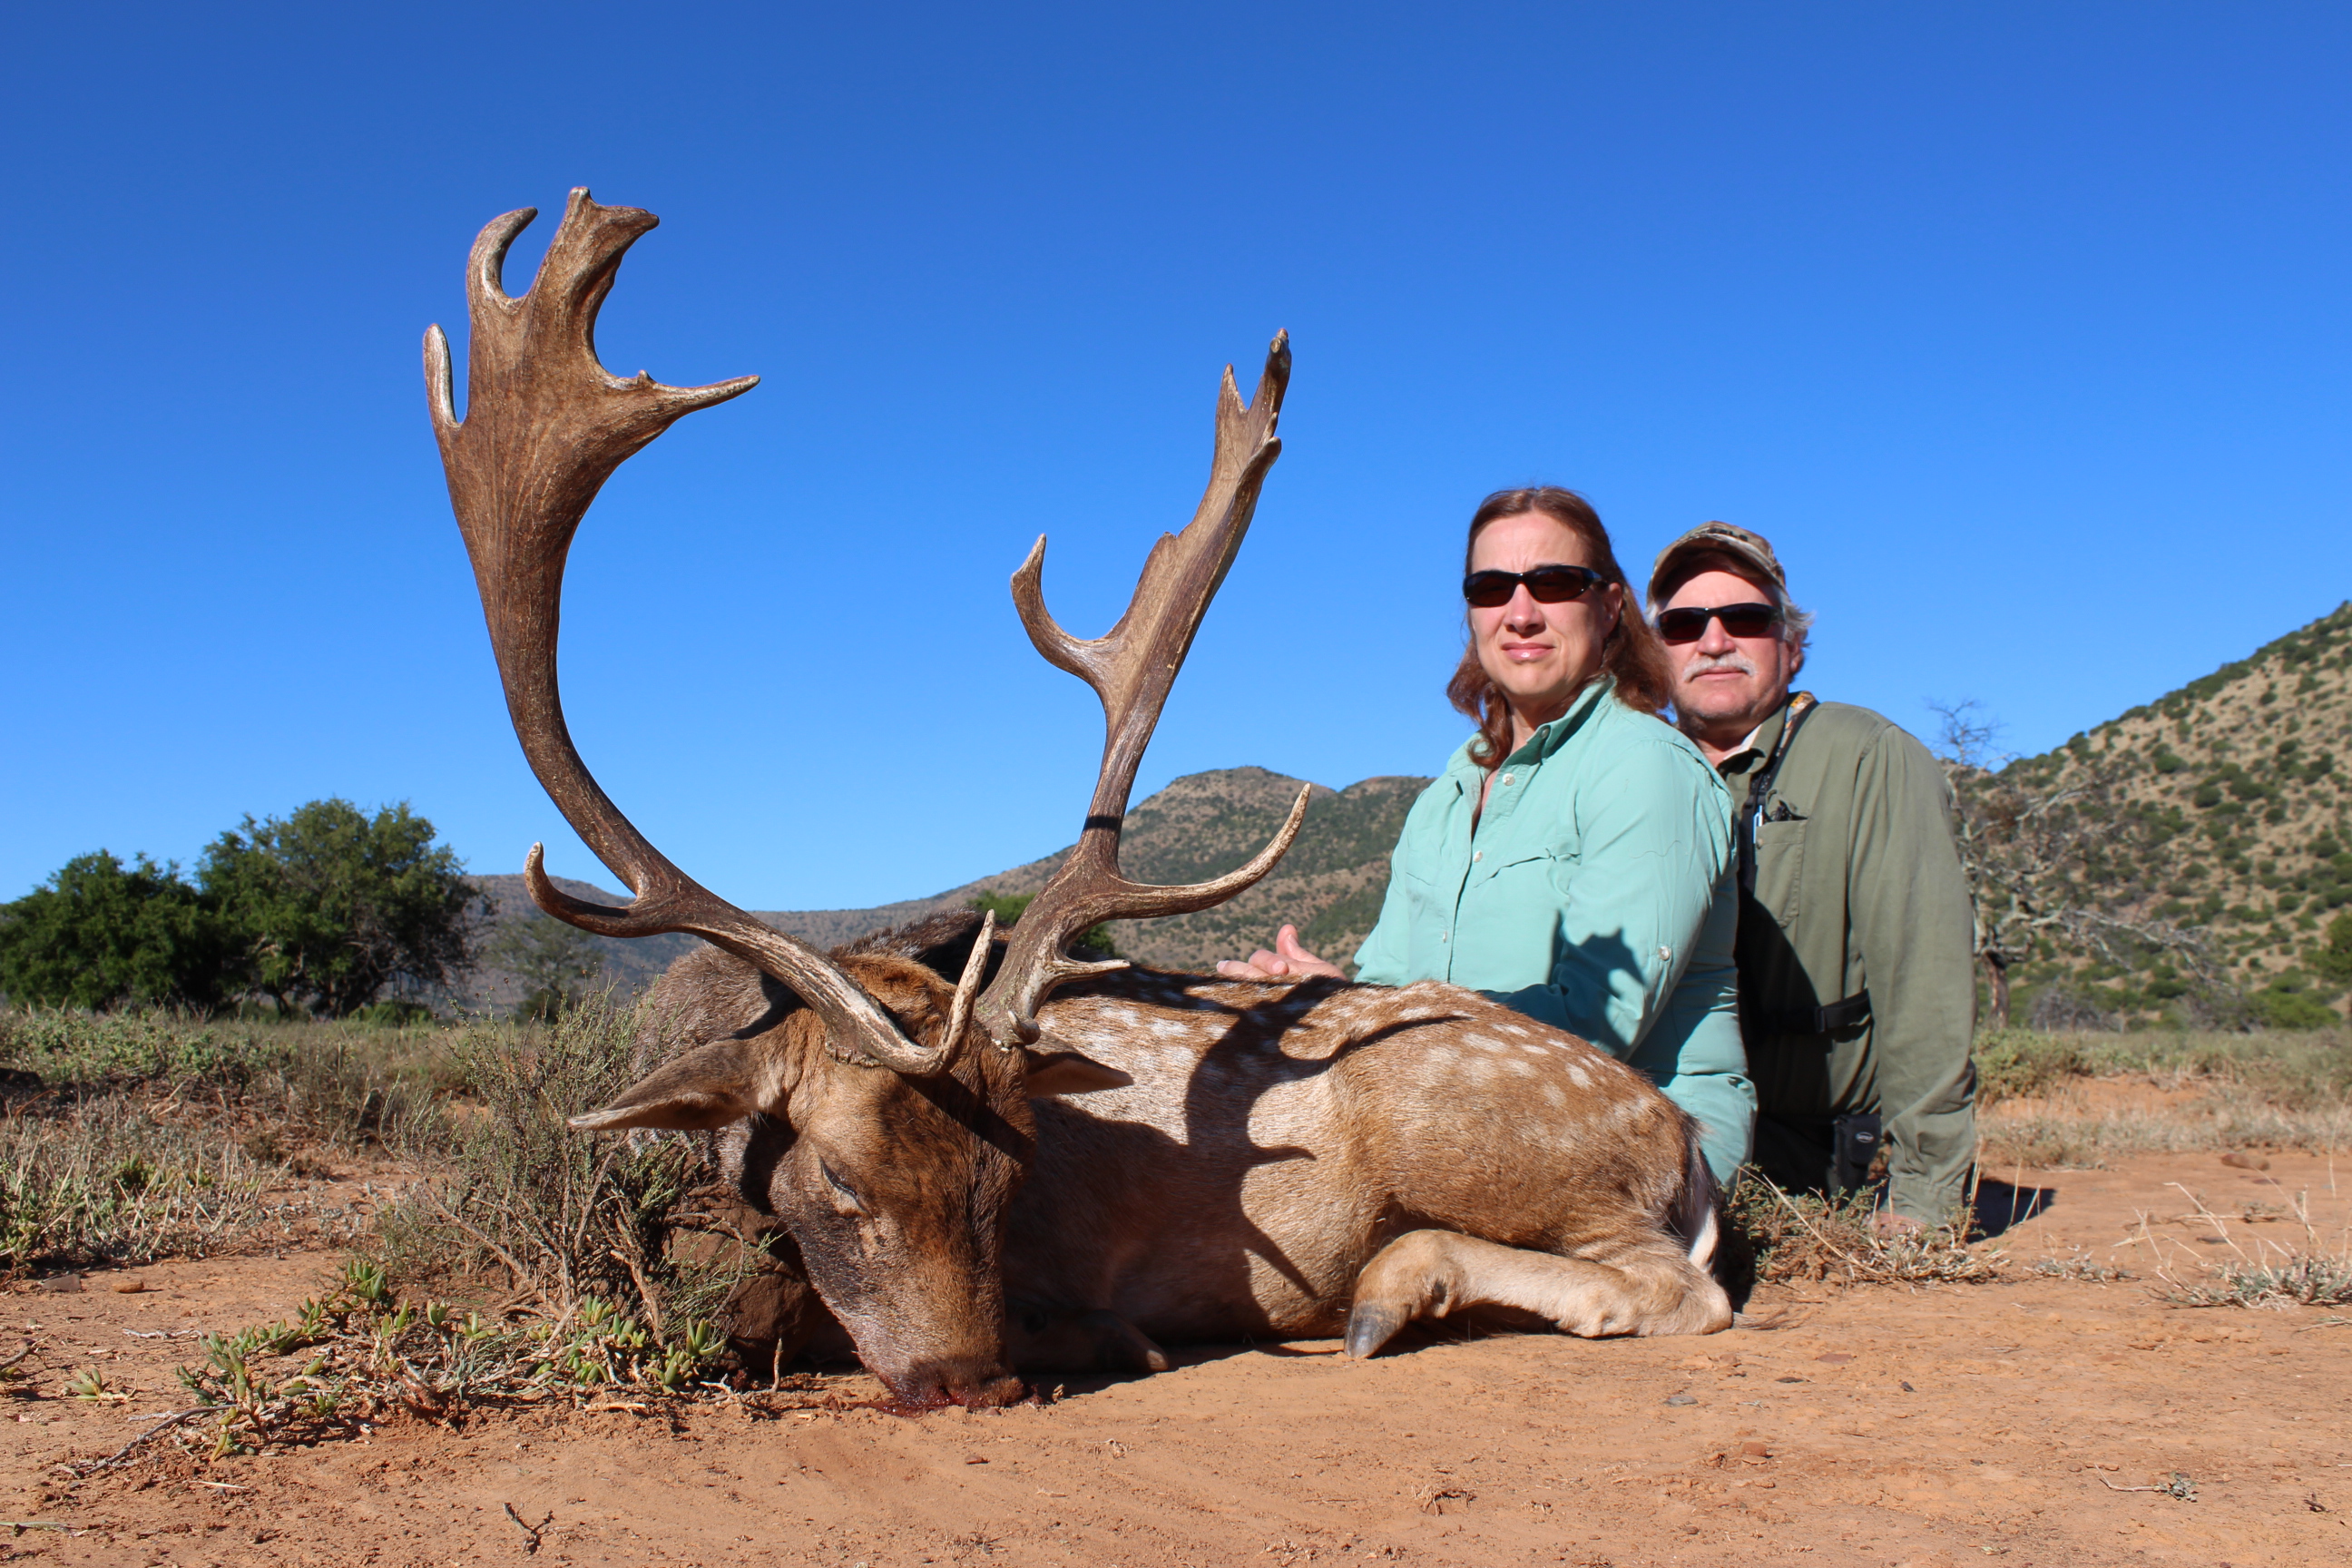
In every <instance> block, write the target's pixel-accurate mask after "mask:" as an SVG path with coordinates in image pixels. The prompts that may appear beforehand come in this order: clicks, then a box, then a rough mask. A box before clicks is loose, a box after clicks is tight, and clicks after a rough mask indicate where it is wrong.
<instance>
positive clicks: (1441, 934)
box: [1437, 931, 1445, 942]
mask: <svg viewBox="0 0 2352 1568" xmlns="http://www.w3.org/2000/svg"><path fill="white" fill-rule="evenodd" d="M1437 940H1438V941H1440V942H1444V940H1445V933H1444V931H1439V932H1438V933H1437Z"/></svg>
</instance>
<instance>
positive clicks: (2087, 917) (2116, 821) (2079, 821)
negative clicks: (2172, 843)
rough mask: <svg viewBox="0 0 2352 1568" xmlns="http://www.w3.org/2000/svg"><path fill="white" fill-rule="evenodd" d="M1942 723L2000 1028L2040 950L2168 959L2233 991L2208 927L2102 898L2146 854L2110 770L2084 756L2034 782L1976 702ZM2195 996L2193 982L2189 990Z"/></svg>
mask: <svg viewBox="0 0 2352 1568" xmlns="http://www.w3.org/2000/svg"><path fill="white" fill-rule="evenodd" d="M1932 706H1933V707H1934V709H1935V711H1936V712H1937V713H1939V714H1941V715H1942V716H1943V721H1944V725H1943V737H1942V744H1941V747H1940V748H1939V749H1938V751H1937V761H1939V762H1940V763H1943V767H1944V776H1945V778H1946V779H1947V780H1948V782H1949V783H1950V784H1951V787H1952V797H1953V802H1954V814H1953V824H1952V832H1953V837H1954V839H1955V841H1956V842H1957V843H1958V847H1959V852H1960V866H1961V868H1962V870H1963V871H1965V872H1966V874H1967V876H1968V882H1969V903H1970V904H1971V906H1972V907H1973V910H1974V914H1975V942H1976V959H1977V963H1978V966H1979V968H1980V969H1981V970H1982V971H1983V972H1984V977H1985V989H1986V992H1987V994H1988V995H1989V997H1990V1002H1991V1009H1990V1010H1991V1013H1992V1017H1991V1019H1990V1023H1991V1025H1992V1026H1993V1027H1994V1028H2006V1027H2008V1026H2009V971H2010V968H2011V965H2013V964H2015V963H2019V962H2020V961H2021V960H2022V959H2024V958H2025V957H2026V956H2027V955H2028V954H2030V953H2031V952H2032V951H2033V945H2034V943H2035V942H2063V943H2064V944H2065V945H2067V946H2070V947H2072V948H2074V950H2075V951H2077V952H2083V953H2086V954H2089V955H2093V956H2095V957H2099V958H2104V959H2105V960H2107V961H2108V962H2110V963H2116V964H2119V965H2123V966H2126V967H2136V966H2137V963H2138V962H2139V961H2140V960H2141V959H2143V958H2144V957H2145V956H2147V954H2149V953H2159V954H2162V955H2164V956H2165V957H2166V958H2167V959H2168V960H2170V961H2171V963H2172V964H2173V965H2175V966H2176V970H2175V972H2176V973H2178V972H2179V971H2184V970H2185V971H2186V972H2187V973H2188V974H2189V976H2190V977H2191V978H2192V979H2193V980H2194V982H2195V983H2196V984H2197V986H2199V987H2200V988H2202V989H2204V990H2207V991H2213V992H2222V991H2227V990H2228V989H2229V984H2228V981H2227V979H2226V977H2225V976H2224V975H2223V974H2222V973H2221V969H2220V966H2219V965H2218V964H2216V963H2214V961H2213V959H2212V956H2211V953H2210V951H2209V949H2208V947H2207V945H2206V941H2205V933H2204V931H2202V930H2201V929H2198V928H2193V927H2184V926H2181V925H2178V924H2176V923H2174V922H2173V921H2168V920H2158V919H2155V918H2151V917H2143V916H2137V915H2134V914H2132V913H2130V912H2129V911H2128V910H2126V909H2121V908H2116V907H2114V906H2113V905H2111V903H2110V902H2109V901H2108V900H2105V899H2103V898H2101V897H2100V896H2099V892H2098V889H2099V886H2100V884H2101V882H2102V880H2103V877H2102V875H2101V873H2102V871H2103V869H2104V867H2105V864H2106V863H2107V862H2110V861H2112V860H2114V859H2115V858H2118V857H2120V856H2126V855H2132V854H2144V853H2145V850H2144V849H2143V848H2142V847H2139V846H2137V845H2136V844H2135V843H2133V842H2132V835H2133V832H2134V829H2133V827H2132V826H2131V825H2130V823H2129V822H2128V820H2127V819H2126V817H2125V816H2123V814H2121V813H2120V812H2118V811H2116V809H2115V794H2116V775H2115V773H2114V771H2113V770H2112V768H2111V767H2110V766H2108V765H2107V764H2106V763H2103V762H2100V761H2097V760H2094V759H2090V758H2086V757H2078V760H2077V765H2076V766H2075V767H2074V769H2073V770H2072V771H2071V772H2069V773H2066V774H2064V775H2063V776H2061V777H2059V778H2057V779H2054V780H2053V779H2047V778H2043V777H2040V776H2033V777H2029V776H2026V775H2024V774H2023V773H2021V772H2020V771H2019V769H2018V768H2016V767H2015V766H2012V765H2009V764H2011V763H2014V761H2015V759H2013V758H2011V757H2006V756H2001V755H1999V754H1998V753H1996V752H1994V750H1993V741H1994V737H1995V736H1996V735H1997V734H1998V732H1999V727H1998V726H1997V725H1994V724H1992V723H1990V722H1989V721H1986V720H1985V719H1983V718H1982V717H1981V716H1980V715H1979V710H1978V707H1977V704H1976V703H1974V702H1960V703H1955V704H1951V705H1948V706H1947V705H1944V704H1934V705H1932ZM2182 989H2183V991H2184V992H2185V991H2187V990H2188V989H2189V986H2187V985H2184V986H2183V987H2182Z"/></svg>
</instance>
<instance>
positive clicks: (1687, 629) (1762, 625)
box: [1658, 605, 1780, 643]
mask: <svg viewBox="0 0 2352 1568" xmlns="http://www.w3.org/2000/svg"><path fill="white" fill-rule="evenodd" d="M1709 621H1721V622H1722V623H1723V629H1724V631H1725V632H1726V633H1727V635H1729V636H1731V637H1764V636H1766V635H1767V634H1769V632H1770V631H1771V630H1772V628H1773V627H1774V626H1779V625H1780V610H1779V609H1778V608H1777V607H1776V606H1774V605H1718V606H1717V607H1716V608H1713V609H1708V608H1706V607H1704V606H1702V605H1685V607H1684V608H1682V609H1679V610H1660V611H1659V612H1658V635H1659V636H1660V637H1664V638H1665V639H1666V641H1668V642H1671V643H1685V642H1696V641H1698V639H1699V638H1701V637H1705V636H1706V623H1707V622H1709Z"/></svg>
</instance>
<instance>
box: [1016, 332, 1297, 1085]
mask: <svg viewBox="0 0 2352 1568" xmlns="http://www.w3.org/2000/svg"><path fill="white" fill-rule="evenodd" d="M1289 384H1290V335H1289V334H1288V333H1287V332H1277V333H1276V334H1275V338H1274V342H1273V343H1272V344H1271V345H1269V346H1268V347H1267V349H1266V354H1265V373H1264V374H1262V375H1260V376H1259V378H1258V384H1257V395H1256V396H1255V398H1254V399H1253V400H1252V401H1251V402H1249V403H1248V404H1246V405H1245V404H1244V403H1243V402H1242V399H1241V394H1240V392H1239V391H1238V390H1236V388H1235V387H1234V373H1233V368H1232V367H1231V366H1227V367H1226V369H1225V376H1224V382H1223V385H1221V386H1220V387H1219V388H1218V393H1217V439H1216V448H1215V452H1214V455H1213V457H1212V458H1211V460H1210V465H1209V487H1208V489H1207V490H1206V492H1205V493H1203V494H1202V497H1201V505H1200V508H1199V510H1196V511H1195V512H1194V513H1193V514H1192V521H1191V522H1190V523H1189V524H1187V525H1186V526H1185V529H1184V531H1183V532H1181V533H1180V534H1174V535H1170V534H1161V535H1160V539H1159V542H1157V543H1155V544H1153V545H1152V547H1151V553H1150V555H1149V556H1148V557H1146V558H1145V560H1144V563H1143V573H1142V575H1141V576H1140V577H1139V579H1138V580H1137V582H1136V584H1135V595H1134V597H1133V598H1132V599H1131V600H1130V601H1129V605H1128V608H1127V613H1126V614H1125V615H1123V616H1120V617H1119V618H1118V625H1117V626H1113V627H1111V629H1110V630H1109V631H1108V632H1107V633H1105V634H1104V635H1103V636H1102V637H1097V638H1095V639H1093V640H1091V641H1089V640H1087V639H1084V638H1079V637H1072V636H1071V635H1070V634H1069V633H1068V632H1066V631H1064V630H1063V629H1062V628H1061V626H1059V625H1057V624H1056V623H1055V620H1054V617H1053V615H1052V613H1051V612H1049V611H1048V610H1047V609H1046V608H1045V590H1044V587H1043V578H1044V575H1045V539H1044V537H1043V536H1042V535H1041V536H1040V537H1039V538H1038V541H1037V542H1036V544H1035V545H1034V547H1033V548H1032V549H1031V550H1030V552H1029V558H1028V560H1026V561H1024V562H1023V563H1021V569H1020V570H1019V571H1018V572H1015V573H1014V574H1013V604H1014V605H1015V606H1016V607H1017V608H1018V609H1019V610H1020V613H1021V624H1022V626H1024V627H1026V628H1027V629H1028V632H1029V640H1030V641H1031V642H1032V643H1034V644H1035V645H1036V647H1037V651H1038V652H1039V653H1041V654H1043V655H1045V658H1046V659H1047V660H1048V661H1049V662H1051V663H1052V664H1054V665H1055V666H1057V667H1059V668H1063V669H1066V670H1068V671H1069V672H1070V673H1071V674H1072V675H1075V676H1076V677H1077V678H1078V679H1081V680H1083V681H1085V682H1086V683H1087V685H1088V686H1090V687H1092V688H1093V689H1094V692H1095V695H1096V696H1097V697H1098V698H1100V699H1101V700H1102V706H1103V760H1102V769H1101V772H1100V773H1098V774H1097V778H1096V781H1095V794H1094V800H1093V802H1092V804H1091V805H1088V806H1087V821H1086V827H1085V829H1084V831H1083V832H1081V833H1080V834H1079V836H1078V843H1077V847H1076V848H1075V849H1073V850H1071V851H1070V856H1069V858H1068V859H1066V860H1065V861H1064V862H1063V863H1062V866H1061V868H1060V869H1059V870H1057V871H1055V873H1054V877H1053V879H1052V880H1051V881H1049V882H1047V883H1046V884H1045V890H1044V891H1042V892H1040V893H1039V894H1038V895H1037V897H1036V899H1035V900H1034V901H1033V902H1032V903H1031V904H1030V906H1029V907H1028V909H1026V910H1024V911H1023V912H1022V917H1021V919H1020V921H1018V922H1017V923H1015V924H1014V926H1013V934H1012V939H1011V942H1009V943H1008V945H1007V950H1006V952H1005V955H1004V965H1003V968H1002V969H1000V970H998V971H997V975H996V979H995V981H994V982H993V983H992V984H990V986H989V988H988V990H987V992H986V994H983V995H982V997H981V1000H980V1007H979V1016H980V1021H981V1025H982V1027H983V1028H985V1029H986V1030H987V1031H988V1034H989V1037H990V1038H992V1039H993V1040H994V1041H995V1042H996V1043H997V1044H998V1045H999V1046H1002V1047H1005V1048H1007V1049H1011V1048H1012V1047H1013V1046H1015V1045H1018V1044H1026V1043H1027V1042H1029V1041H1032V1040H1034V1039H1035V1038H1036V1037H1037V1033H1038V1030H1037V1018H1036V1012H1037V1006H1038V1004H1039V1003H1041V1002H1043V1001H1044V1000H1045V995H1046V994H1047V993H1048V992H1050V991H1052V990H1053V988H1054V987H1055V985H1058V984H1061V983H1062V982H1064V981H1066V980H1069V979H1073V978H1075V977H1076V976H1078V975H1081V974H1093V973H1101V972H1103V971H1106V970H1113V969H1123V968H1125V967H1126V966H1127V964H1126V961H1125V960H1124V959H1112V960H1109V961H1108V962H1104V963H1081V962H1079V961H1077V960H1076V959H1073V958H1070V957H1069V956H1067V955H1066V953H1064V952H1063V951H1062V948H1063V944H1064V943H1065V942H1067V941H1068V940H1069V939H1070V938H1071V937H1073V936H1075V935H1076V934H1077V933H1078V932H1079V931H1085V930H1087V928H1088V927H1090V926H1092V925H1094V924H1095V923H1096V922H1097V921H1106V920H1117V919H1143V918H1150V917H1151V916H1155V915H1178V914H1189V913H1191V912H1192V911H1193V910H1205V909H1208V908H1210V907H1212V906H1213V905H1216V904H1221V903H1223V902H1224V901H1225V900H1227V899H1230V898H1232V897H1233V896H1234V894H1235V893H1238V892H1240V891H1241V890H1242V889H1244V888H1247V887H1248V886H1250V885H1251V884H1252V883H1254V882H1255V881H1256V880H1257V879H1259V878H1261V877H1263V876H1265V874H1266V873H1267V872H1268V871H1271V870H1272V869H1274V867H1275V863H1276V861H1278V860H1280V859H1281V858H1282V857H1283V853H1284V851H1286V850H1287V849H1288V848H1289V847H1290V845H1291V841H1292V840H1293V839H1295V838H1296V837H1298V827H1299V824H1300V823H1301V822H1303V821H1304V820H1305V819H1306V815H1307V795H1308V793H1309V791H1308V789H1306V788H1302V789H1301V790H1300V791H1299V792H1298V798H1297V801H1295V802H1293V803H1292V805H1291V808H1290V816H1289V819H1288V820H1287V821H1286V822H1285V823H1284V824H1283V826H1282V831H1281V832H1279V833H1277V834H1276V835H1275V837H1274V839H1273V841H1272V842H1271V843H1269V844H1268V845H1267V846H1266V847H1265V848H1264V849H1262V850H1260V851H1259V852H1258V854H1257V855H1256V857H1255V858H1254V859H1252V860H1251V861H1250V863H1249V864H1248V865H1246V866H1244V867H1242V868H1240V869H1238V870H1235V871H1231V872H1228V873H1227V874H1226V875H1224V876H1223V877H1218V878H1215V879H1213V880H1210V881H1206V882H1195V883H1192V884H1190V885H1189V886H1185V887H1172V888H1170V887H1152V886H1149V885H1147V884H1144V883H1139V882H1130V881H1129V880H1128V879H1126V878H1125V877H1124V876H1122V875H1121V874H1120V872H1119V868H1118V837H1119V830H1120V828H1121V826H1122V825H1123V824H1124V823H1125V821H1126V818H1127V801H1128V795H1129V793H1130V792H1131V791H1132V790H1133V789H1134V787H1135V773H1136V769H1137V768H1138V767H1139V766H1140V765H1141V763H1142V762H1143V751H1144V748H1145V747H1146V746H1148V745H1150V742H1151V731H1153V730H1154V729H1155V728H1156V727H1157V726H1158V725H1159V722H1160V709H1161V707H1162V706H1163V705H1164V704H1165V703H1166V702H1167V700H1168V691H1169V689H1170V687H1171V686H1172V685H1174V684H1175V680H1176V672H1177V671H1178V670H1180V669H1181V668H1183V666H1184V656H1185V655H1186V654H1187V653H1189V652H1191V651H1192V637H1193V636H1194V634H1195V633H1197V632H1198V631H1199V630H1200V629H1201V617H1202V616H1204V615H1206V614H1207V613H1208V609H1209V601H1210V600H1211V599H1213V598H1214V597H1215V596H1216V593H1217V589H1218V587H1219V585H1220V584H1223V582H1224V580H1225V573H1226V571H1227V570H1228V569H1230V568H1231V567H1232V565H1233V563H1234V552H1236V551H1238V550H1240V549H1241V545H1242V539H1243V536H1244V535H1245V534H1247V533H1248V531H1249V525H1250V518H1251V515H1252V513H1253V512H1254V511H1255V510H1256V507H1257V495H1258V489H1259V487H1260V486H1262V485H1263V484H1264V483H1265V476H1266V471H1267V470H1268V469H1269V468H1273V467H1274V460H1275V458H1277V457H1279V456H1281V454H1282V443H1281V441H1280V440H1279V439H1277V438H1276V436H1275V424H1276V419H1277V418H1278V416H1280V414H1281V412H1282V395H1283V392H1284V390H1285V389H1286V387H1287V386H1288V385H1289ZM1310 787H1311V786H1310Z"/></svg>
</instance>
